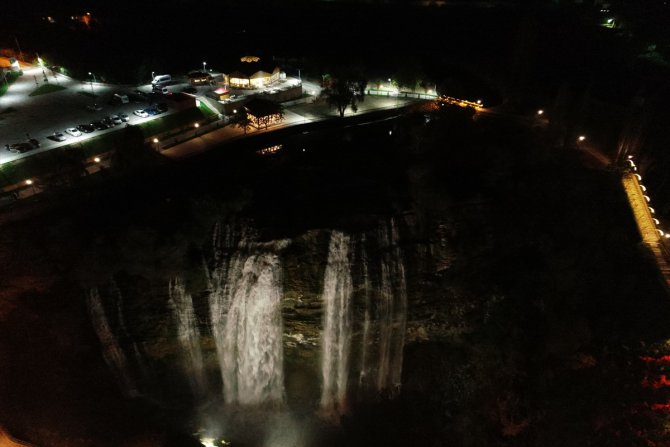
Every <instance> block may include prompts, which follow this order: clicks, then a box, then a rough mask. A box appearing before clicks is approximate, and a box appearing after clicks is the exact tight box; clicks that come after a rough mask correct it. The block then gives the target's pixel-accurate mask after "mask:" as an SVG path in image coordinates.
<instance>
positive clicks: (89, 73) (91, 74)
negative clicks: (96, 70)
mask: <svg viewBox="0 0 670 447" xmlns="http://www.w3.org/2000/svg"><path fill="white" fill-rule="evenodd" d="M88 75H89V76H92V77H93V80H92V81H91V94H94V95H95V93H94V92H93V83H94V82H96V81H95V75H94V74H93V73H91V72H90V71H89V72H88Z"/></svg>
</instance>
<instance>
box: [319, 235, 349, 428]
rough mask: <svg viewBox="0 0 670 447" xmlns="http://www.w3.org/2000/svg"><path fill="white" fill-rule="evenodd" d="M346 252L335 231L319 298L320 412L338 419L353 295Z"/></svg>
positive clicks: (343, 238)
mask: <svg viewBox="0 0 670 447" xmlns="http://www.w3.org/2000/svg"><path fill="white" fill-rule="evenodd" d="M349 251H350V238H349V236H345V235H344V234H343V233H341V232H339V231H334V232H333V233H332V234H331V237H330V245H329V248H328V264H327V265H326V271H325V274H324V280H323V295H322V296H323V303H324V304H323V305H324V313H323V333H322V337H321V378H322V390H321V410H322V411H323V412H324V413H326V414H328V415H340V414H342V413H344V411H345V410H346V397H347V379H348V375H349V350H350V348H351V320H352V316H351V297H352V294H353V286H352V278H351V262H350V261H349Z"/></svg>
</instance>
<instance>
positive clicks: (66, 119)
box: [0, 67, 186, 164]
mask: <svg viewBox="0 0 670 447" xmlns="http://www.w3.org/2000/svg"><path fill="white" fill-rule="evenodd" d="M45 74H46V76H47V78H48V83H49V84H51V85H57V86H60V87H64V88H63V89H62V90H59V91H54V92H51V93H46V94H43V95H38V96H30V93H32V92H34V91H35V90H36V89H37V88H38V87H40V86H42V85H44V84H46V82H45V81H44V78H45ZM185 86H186V84H185V83H181V82H178V81H177V82H175V83H173V84H172V85H170V86H169V89H170V91H171V92H178V91H181V90H182V89H183V88H184V87H185ZM135 90H140V91H142V92H144V93H147V94H148V93H150V92H151V85H149V84H147V85H144V86H141V87H139V88H138V87H131V86H113V85H108V84H101V83H91V82H82V81H77V80H75V79H72V78H69V77H66V76H63V75H61V74H57V75H56V76H55V77H54V76H53V75H52V72H51V70H48V69H46V70H44V71H43V69H42V68H39V67H32V68H28V69H24V74H23V76H21V77H20V78H18V79H17V80H16V82H15V83H14V84H13V85H11V86H10V88H9V90H8V92H7V93H6V94H5V95H4V96H2V97H0V164H2V163H6V162H8V161H13V160H16V159H19V158H22V157H26V156H30V155H32V154H34V153H38V152H42V151H45V150H49V149H52V148H55V147H60V146H64V145H68V144H71V143H74V142H79V141H83V140H85V139H87V138H90V137H94V136H98V135H100V134H101V133H104V132H111V131H113V130H114V128H110V129H106V130H96V131H93V132H91V133H83V134H82V135H81V136H77V137H74V136H71V135H68V134H66V133H65V129H67V128H70V127H77V126H78V125H80V124H88V123H91V122H94V121H99V120H102V119H103V118H105V117H108V116H110V115H116V114H119V113H125V114H127V115H128V117H129V121H128V123H129V124H139V123H143V122H146V121H149V120H152V119H155V118H158V117H161V116H164V115H162V114H161V115H156V116H148V117H146V118H141V117H138V116H136V115H134V114H133V111H135V110H138V109H146V108H148V107H150V106H151V105H152V104H153V103H154V102H157V99H156V98H153V99H150V97H149V96H146V97H142V96H140V95H129V99H130V102H129V103H128V104H114V105H112V104H110V101H111V100H112V97H113V95H114V94H115V93H119V94H128V93H132V92H134V91H135ZM94 104H97V105H98V107H97V108H99V109H100V110H91V109H92V108H93V107H92V106H93V105H94ZM168 113H169V112H168ZM118 127H119V126H117V127H116V128H118ZM54 132H60V133H63V134H64V136H65V137H66V140H65V141H61V142H59V141H52V140H50V139H48V137H49V136H50V135H53V133H54ZM28 139H35V140H37V141H38V142H39V144H40V147H39V148H38V149H34V150H30V151H28V152H24V153H21V154H19V153H13V152H10V151H7V150H6V145H8V144H9V145H12V144H16V143H23V142H27V141H28Z"/></svg>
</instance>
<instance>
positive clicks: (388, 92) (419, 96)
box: [365, 89, 437, 99]
mask: <svg viewBox="0 0 670 447" xmlns="http://www.w3.org/2000/svg"><path fill="white" fill-rule="evenodd" d="M365 94H366V95H370V96H386V97H388V98H411V99H435V98H437V95H435V94H432V93H417V92H396V91H391V90H377V89H368V90H366V92H365Z"/></svg>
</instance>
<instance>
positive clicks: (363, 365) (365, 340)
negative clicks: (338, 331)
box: [358, 234, 372, 398]
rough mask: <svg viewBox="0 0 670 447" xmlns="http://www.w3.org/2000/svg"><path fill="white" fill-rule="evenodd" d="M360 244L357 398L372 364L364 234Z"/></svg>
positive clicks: (367, 382) (368, 278)
mask: <svg viewBox="0 0 670 447" xmlns="http://www.w3.org/2000/svg"><path fill="white" fill-rule="evenodd" d="M360 242H361V243H360V246H361V265H362V279H363V294H364V297H365V301H364V305H365V313H364V315H363V335H362V339H361V359H360V372H359V375H358V390H359V398H360V397H361V394H360V393H361V392H362V391H363V390H365V389H366V388H368V387H369V380H370V376H371V370H372V366H371V365H370V364H369V362H370V356H369V354H368V351H369V349H370V348H369V345H370V319H371V318H370V314H371V307H372V305H371V301H370V272H369V269H368V255H367V250H366V249H365V242H366V238H365V234H364V235H362V236H361V241H360Z"/></svg>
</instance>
